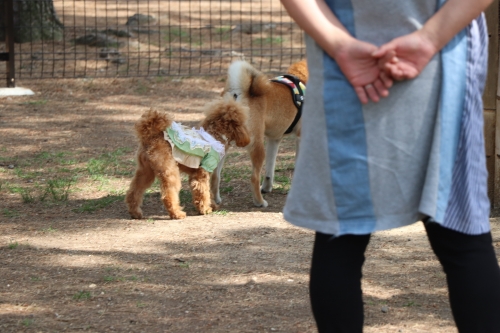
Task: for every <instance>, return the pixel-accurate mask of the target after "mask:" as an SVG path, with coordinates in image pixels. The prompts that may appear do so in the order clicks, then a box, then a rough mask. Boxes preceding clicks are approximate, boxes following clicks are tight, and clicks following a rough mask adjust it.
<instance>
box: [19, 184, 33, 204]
mask: <svg viewBox="0 0 500 333" xmlns="http://www.w3.org/2000/svg"><path fill="white" fill-rule="evenodd" d="M19 194H20V195H21V198H22V199H23V202H24V203H32V202H34V201H35V196H34V190H33V189H30V188H23V189H21V191H20V192H19Z"/></svg>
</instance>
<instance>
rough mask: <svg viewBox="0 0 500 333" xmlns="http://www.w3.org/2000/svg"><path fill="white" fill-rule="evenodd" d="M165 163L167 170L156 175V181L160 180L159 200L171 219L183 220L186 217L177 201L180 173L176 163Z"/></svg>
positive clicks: (179, 188)
mask: <svg viewBox="0 0 500 333" xmlns="http://www.w3.org/2000/svg"><path fill="white" fill-rule="evenodd" d="M167 163H168V164H169V165H168V166H167V168H164V169H163V170H166V171H162V173H161V174H159V175H158V179H159V180H160V189H161V200H162V201H163V205H164V206H165V209H166V210H167V211H168V214H169V215H170V218H171V219H176V220H178V219H183V218H185V217H186V213H185V212H184V211H183V210H182V207H181V205H180V200H179V192H180V191H181V173H180V171H179V168H178V167H177V163H176V162H174V161H173V160H172V161H168V162H167Z"/></svg>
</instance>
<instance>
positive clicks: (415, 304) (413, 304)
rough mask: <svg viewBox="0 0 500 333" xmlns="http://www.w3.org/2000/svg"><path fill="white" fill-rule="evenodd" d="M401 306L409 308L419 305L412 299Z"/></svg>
mask: <svg viewBox="0 0 500 333" xmlns="http://www.w3.org/2000/svg"><path fill="white" fill-rule="evenodd" d="M403 306H404V307H408V308H410V307H413V306H419V305H418V304H417V303H415V302H414V301H409V302H407V303H405V304H403Z"/></svg>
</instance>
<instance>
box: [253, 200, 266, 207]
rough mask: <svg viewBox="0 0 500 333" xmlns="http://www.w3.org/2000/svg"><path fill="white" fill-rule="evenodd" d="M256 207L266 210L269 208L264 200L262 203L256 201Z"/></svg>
mask: <svg viewBox="0 0 500 333" xmlns="http://www.w3.org/2000/svg"><path fill="white" fill-rule="evenodd" d="M254 205H255V207H262V208H266V207H267V206H269V204H268V203H267V201H266V200H264V199H262V202H257V201H254Z"/></svg>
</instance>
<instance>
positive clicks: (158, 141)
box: [125, 102, 250, 219]
mask: <svg viewBox="0 0 500 333" xmlns="http://www.w3.org/2000/svg"><path fill="white" fill-rule="evenodd" d="M247 112H248V111H247V109H246V108H245V107H243V106H240V105H238V104H236V103H234V102H231V103H225V102H224V103H212V104H210V105H208V106H207V109H206V111H205V114H206V118H205V119H204V120H203V121H202V123H201V124H202V126H203V127H204V129H205V130H206V131H207V132H208V133H210V134H212V136H214V137H215V138H216V139H218V140H220V139H219V138H226V139H227V140H224V141H222V142H223V143H224V144H225V145H226V146H227V145H229V143H230V142H231V141H235V142H236V144H237V145H239V146H245V145H247V144H248V142H249V141H250V138H249V135H248V131H247V129H246V127H245V121H246V113H247ZM172 121H173V120H172V118H171V117H170V116H169V115H168V114H166V113H162V112H158V111H155V110H149V111H146V112H145V113H144V114H143V115H142V116H141V118H140V119H139V121H138V122H137V123H136V124H135V131H136V135H137V137H138V139H139V148H138V150H137V169H136V172H135V175H134V178H133V179H132V182H131V183H130V187H129V189H128V191H127V194H126V197H125V202H126V204H127V207H128V211H129V213H130V216H131V217H132V218H134V219H142V218H143V212H142V210H141V205H142V198H143V195H144V192H145V191H146V190H147V189H148V188H149V187H150V186H151V184H152V183H153V181H154V179H155V177H156V178H158V180H159V181H160V191H161V200H162V202H163V205H164V206H165V208H166V210H167V211H168V214H169V215H170V218H172V219H182V218H185V217H186V213H185V212H184V211H183V210H182V207H181V206H180V200H179V192H180V190H181V173H185V174H187V175H188V176H189V186H190V188H191V192H192V197H193V204H194V206H195V207H196V209H197V210H198V212H199V213H200V214H208V213H211V212H212V209H213V208H214V207H216V205H215V203H214V202H213V201H212V199H211V195H210V174H209V173H208V172H207V171H206V170H205V169H203V168H197V169H194V168H189V167H187V166H184V165H182V164H179V163H177V162H176V161H175V159H174V158H173V156H172V147H171V146H170V143H169V142H168V141H166V140H165V139H164V136H163V131H164V130H165V129H166V128H167V127H169V126H170V125H171V124H172ZM205 126H206V127H205ZM226 149H227V147H226Z"/></svg>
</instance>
